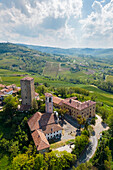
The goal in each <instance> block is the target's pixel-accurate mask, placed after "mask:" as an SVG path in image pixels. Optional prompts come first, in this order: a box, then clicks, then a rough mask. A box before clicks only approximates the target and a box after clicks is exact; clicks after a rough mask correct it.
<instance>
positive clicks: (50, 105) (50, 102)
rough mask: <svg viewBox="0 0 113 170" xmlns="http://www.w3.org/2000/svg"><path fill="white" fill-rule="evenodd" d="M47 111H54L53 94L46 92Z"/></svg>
mask: <svg viewBox="0 0 113 170" xmlns="http://www.w3.org/2000/svg"><path fill="white" fill-rule="evenodd" d="M45 104H46V108H45V109H46V113H53V95H52V94H50V93H45Z"/></svg>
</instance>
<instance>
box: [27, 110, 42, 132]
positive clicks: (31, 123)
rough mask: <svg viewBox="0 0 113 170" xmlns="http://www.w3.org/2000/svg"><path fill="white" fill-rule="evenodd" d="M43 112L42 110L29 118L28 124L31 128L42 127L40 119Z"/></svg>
mask: <svg viewBox="0 0 113 170" xmlns="http://www.w3.org/2000/svg"><path fill="white" fill-rule="evenodd" d="M41 116H42V114H41V113H40V112H36V113H35V114H34V115H33V116H32V117H30V119H29V120H28V122H27V123H28V125H29V127H30V130H31V131H33V130H36V129H39V128H40V124H39V120H40V118H41Z"/></svg>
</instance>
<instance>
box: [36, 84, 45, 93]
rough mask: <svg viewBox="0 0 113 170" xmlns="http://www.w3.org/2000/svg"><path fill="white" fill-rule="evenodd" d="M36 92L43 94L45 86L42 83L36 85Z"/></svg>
mask: <svg viewBox="0 0 113 170" xmlns="http://www.w3.org/2000/svg"><path fill="white" fill-rule="evenodd" d="M37 92H38V93H39V94H40V95H44V93H45V92H46V87H45V86H44V85H41V86H38V87H37Z"/></svg>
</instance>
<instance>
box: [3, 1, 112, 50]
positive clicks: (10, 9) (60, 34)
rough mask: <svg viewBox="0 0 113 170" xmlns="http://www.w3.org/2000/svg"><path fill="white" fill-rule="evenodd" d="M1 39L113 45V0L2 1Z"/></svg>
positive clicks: (72, 45)
mask: <svg viewBox="0 0 113 170" xmlns="http://www.w3.org/2000/svg"><path fill="white" fill-rule="evenodd" d="M0 42H13V43H24V44H32V45H40V46H50V47H60V48H85V47H88V48H113V0H0Z"/></svg>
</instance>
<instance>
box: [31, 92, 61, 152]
mask: <svg viewBox="0 0 113 170" xmlns="http://www.w3.org/2000/svg"><path fill="white" fill-rule="evenodd" d="M45 104H46V106H45V110H46V112H45V113H43V114H42V113H40V112H36V113H35V114H34V115H33V116H32V117H31V118H30V119H29V120H28V126H29V128H30V131H31V135H32V138H33V141H34V143H35V146H36V148H37V151H38V152H39V153H44V152H47V151H48V150H49V147H50V145H49V140H50V139H53V138H61V136H62V130H63V128H62V127H61V126H60V125H59V124H58V121H57V117H56V116H55V115H54V113H53V95H52V94H50V93H45Z"/></svg>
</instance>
